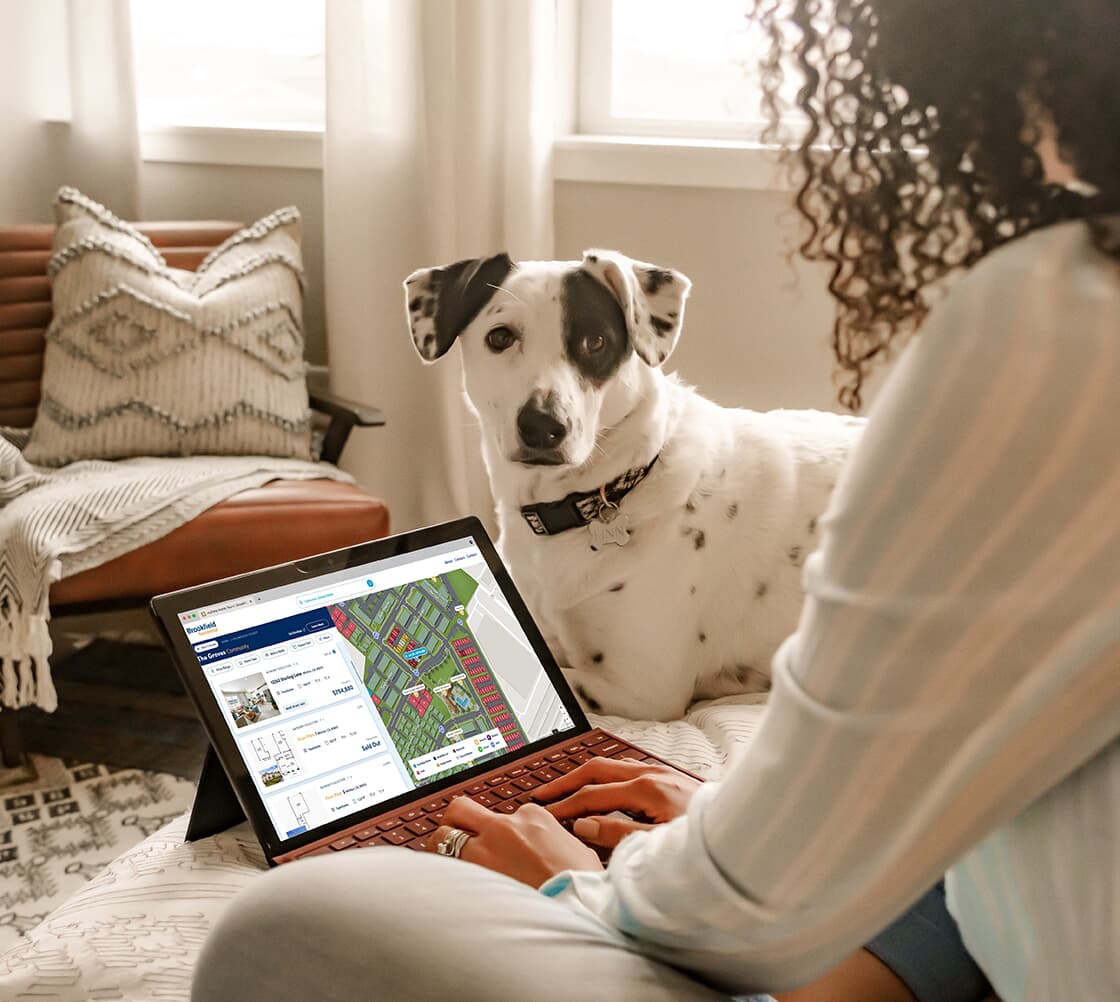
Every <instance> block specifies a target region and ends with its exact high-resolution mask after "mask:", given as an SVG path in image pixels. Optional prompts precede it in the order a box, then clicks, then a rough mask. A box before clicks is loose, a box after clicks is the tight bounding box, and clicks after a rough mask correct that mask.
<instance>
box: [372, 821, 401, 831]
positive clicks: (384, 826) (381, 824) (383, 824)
mask: <svg viewBox="0 0 1120 1002" xmlns="http://www.w3.org/2000/svg"><path fill="white" fill-rule="evenodd" d="M400 823H401V819H400V818H386V819H385V820H384V821H378V822H377V827H378V829H379V830H380V831H383V832H387V831H388V830H389V829H390V828H396V827H397V826H398V825H400Z"/></svg>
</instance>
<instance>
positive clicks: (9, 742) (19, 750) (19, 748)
mask: <svg viewBox="0 0 1120 1002" xmlns="http://www.w3.org/2000/svg"><path fill="white" fill-rule="evenodd" d="M0 761H2V762H3V765H4V768H5V769H15V768H17V767H19V766H20V765H22V764H23V743H22V742H21V741H20V736H19V711H18V710H13V709H11V708H8V709H4V710H0Z"/></svg>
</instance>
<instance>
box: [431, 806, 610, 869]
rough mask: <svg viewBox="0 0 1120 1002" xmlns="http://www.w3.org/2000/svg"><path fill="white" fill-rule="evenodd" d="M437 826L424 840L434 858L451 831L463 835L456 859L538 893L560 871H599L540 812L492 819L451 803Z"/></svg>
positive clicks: (524, 810)
mask: <svg viewBox="0 0 1120 1002" xmlns="http://www.w3.org/2000/svg"><path fill="white" fill-rule="evenodd" d="M443 822H444V823H443V825H441V826H440V827H439V828H437V829H436V830H435V831H434V832H432V833H431V835H430V836H429V838H428V852H435V851H436V846H438V845H439V843H440V842H442V841H443V840H444V839H445V838H446V837H447V835H448V832H449V831H450V829H452V828H459V829H462V830H463V831H465V832H469V833H470V834H471V837H470V838H469V839H467V842H466V844H465V845H464V846H463V850H462V852H461V853H460V854H459V858H460V859H465V860H467V861H468V862H470V863H478V865H479V866H485V867H486V868H487V869H489V870H495V871H497V872H498V873H504V874H505V875H506V876H507V877H513V878H514V880H520V881H521V882H522V883H524V884H528V885H529V886H530V887H540V885H541V884H543V883H544V882H545V881H546V880H548V878H549V877H553V876H555V875H556V874H557V873H561V872H563V871H564V870H601V869H602V868H603V864H602V863H600V862H599V857H598V855H596V853H595V850H594V849H589V848H588V847H587V846H586V845H584V844H583V843H582V842H581V841H580V840H579V839H577V838H575V837H574V836H573V835H571V834H570V833H569V832H567V831H565V830H564V828H563V826H562V825H561V824H560V822H559V821H557V820H556V819H555V818H554V817H553V816H552V815H551V814H549V812H548V811H546V810H545V809H544V808H543V807H538V806H537V805H536V804H522V805H521V807H520V808H518V810H517V812H516V813H514V814H496V813H495V812H494V811H488V810H487V809H486V808H485V807H483V806H482V805H481V804H476V803H475V802H474V801H473V800H471V799H470V798H469V797H456V798H455V799H454V800H452V801H451V803H450V804H448V805H447V807H446V808H445V809H444V812H443Z"/></svg>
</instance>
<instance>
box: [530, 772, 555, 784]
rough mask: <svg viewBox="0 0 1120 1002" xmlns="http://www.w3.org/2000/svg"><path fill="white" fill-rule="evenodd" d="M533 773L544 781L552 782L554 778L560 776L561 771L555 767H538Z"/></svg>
mask: <svg viewBox="0 0 1120 1002" xmlns="http://www.w3.org/2000/svg"><path fill="white" fill-rule="evenodd" d="M533 775H534V776H535V777H536V778H537V779H539V780H540V781H541V782H542V783H551V782H552V781H553V780H554V779H559V778H560V773H558V772H557V771H556V770H555V769H538V770H537V771H536V772H534V773H533Z"/></svg>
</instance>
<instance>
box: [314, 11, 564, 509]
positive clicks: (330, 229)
mask: <svg viewBox="0 0 1120 1002" xmlns="http://www.w3.org/2000/svg"><path fill="white" fill-rule="evenodd" d="M555 32H556V9H555V0H331V2H330V3H328V4H327V127H326V140H325V159H324V176H323V183H324V208H325V221H326V222H325V226H326V235H325V236H326V253H325V264H326V268H325V270H326V276H327V278H326V293H327V325H328V345H329V354H330V368H331V381H332V384H333V386H334V388H335V389H336V390H337V391H338V392H339V393H342V394H344V395H347V396H351V397H354V398H356V399H360V400H365V401H368V402H370V403H376V404H377V405H378V406H380V407H381V408H382V409H383V410H384V411H385V413H386V415H387V418H388V425H387V426H386V427H385V428H384V429H380V430H378V431H367V432H362V433H360V434H358V435H355V436H354V438H353V439H352V440H351V443H352V444H351V445H349V446H348V448H347V454H346V456H345V457H344V463H345V465H346V466H347V467H348V468H349V469H350V470H351V471H352V472H353V473H354V474H355V475H356V476H357V477H358V478H359V480H360V481H361V482H362V483H363V484H364V485H365V486H367V487H368V488H370V489H371V490H373V491H376V492H378V493H380V494H381V495H382V496H384V497H385V498H386V499H387V500H388V501H389V504H390V507H391V510H392V513H393V525H394V527H395V528H396V529H406V528H410V527H412V526H415V525H422V524H427V523H430V522H434V521H439V520H441V519H444V518H449V517H453V516H455V515H460V514H478V515H479V516H481V517H482V518H483V519H484V520H485V521H487V522H489V523H491V524H492V517H493V501H492V499H491V497H490V493H489V488H488V486H487V482H486V476H485V472H484V470H483V468H482V460H481V452H480V449H479V443H478V435H477V429H476V426H475V422H474V418H473V417H472V416H471V415H470V414H469V412H468V411H467V409H466V407H465V405H464V404H463V402H462V388H461V369H460V363H459V357H458V351H457V350H456V351H452V352H451V353H450V354H449V355H448V356H447V357H445V358H444V359H442V360H441V361H440V362H439V363H438V364H437V365H435V366H433V367H431V368H429V367H426V366H424V365H422V364H421V362H420V360H419V358H418V356H417V355H416V353H415V351H414V349H413V347H412V343H411V340H410V339H409V336H408V328H407V325H406V322H405V308H404V291H403V288H402V284H401V283H402V282H403V280H404V278H405V277H406V276H407V275H408V274H409V273H410V272H411V271H413V270H414V269H416V268H419V267H424V266H427V265H434V264H446V263H450V262H452V261H455V260H459V259H461V258H465V257H476V256H480V255H486V254H492V253H495V252H497V251H500V250H506V251H509V253H510V254H511V255H512V256H513V257H514V259H515V260H516V259H518V258H520V259H531V258H547V257H551V256H552V254H553V220H552V176H551V162H550V151H551V142H552V138H553V132H554V125H553V122H554V104H555V100H554V98H555V95H554V80H555Z"/></svg>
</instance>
